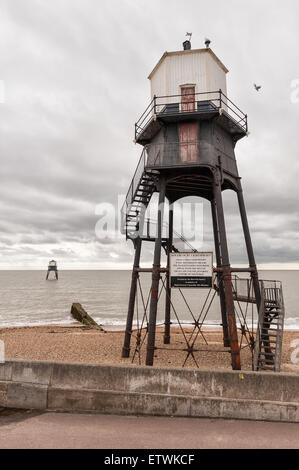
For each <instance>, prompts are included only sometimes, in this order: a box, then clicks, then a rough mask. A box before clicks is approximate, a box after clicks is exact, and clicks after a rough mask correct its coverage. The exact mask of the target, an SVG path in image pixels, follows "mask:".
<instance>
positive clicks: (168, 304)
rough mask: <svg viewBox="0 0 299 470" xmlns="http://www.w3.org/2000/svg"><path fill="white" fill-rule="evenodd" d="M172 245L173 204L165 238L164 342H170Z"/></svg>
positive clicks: (170, 208)
mask: <svg viewBox="0 0 299 470" xmlns="http://www.w3.org/2000/svg"><path fill="white" fill-rule="evenodd" d="M172 245H173V205H172V204H171V205H170V206H169V219H168V240H167V269H168V271H167V273H166V297H165V329H164V344H170V325H171V287H170V275H169V266H170V253H171V252H172Z"/></svg>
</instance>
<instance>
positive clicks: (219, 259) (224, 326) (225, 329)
mask: <svg viewBox="0 0 299 470" xmlns="http://www.w3.org/2000/svg"><path fill="white" fill-rule="evenodd" d="M211 208H212V221H213V231H214V242H215V253H216V262H217V268H221V267H222V257H221V251H220V238H219V228H218V223H217V208H216V201H215V199H212V201H211ZM217 276H218V287H219V297H220V308H221V317H222V329H223V345H224V347H225V348H228V347H230V341H229V333H228V324H227V315H226V304H225V293H224V286H223V275H222V273H220V272H218V273H217Z"/></svg>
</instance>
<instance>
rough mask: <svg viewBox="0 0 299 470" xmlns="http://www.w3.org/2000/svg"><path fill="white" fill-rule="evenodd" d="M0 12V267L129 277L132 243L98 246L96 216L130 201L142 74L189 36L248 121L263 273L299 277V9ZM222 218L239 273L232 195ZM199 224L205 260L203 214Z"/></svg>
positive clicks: (110, 4) (247, 184) (133, 2)
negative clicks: (217, 68)
mask: <svg viewBox="0 0 299 470" xmlns="http://www.w3.org/2000/svg"><path fill="white" fill-rule="evenodd" d="M0 8H1V11H0V79H1V80H2V81H3V82H2V84H3V83H4V85H5V102H4V103H2V104H0V155H1V173H0V174H1V184H0V214H1V217H0V267H2V268H21V267H41V268H44V267H45V266H46V264H47V262H48V260H49V259H50V258H55V259H57V260H58V263H59V265H60V267H64V268H75V267H76V268H80V267H81V268H84V267H85V268H92V267H94V268H113V267H122V268H125V267H130V266H131V262H132V246H131V242H128V243H126V242H125V241H124V240H121V239H119V237H111V238H109V239H106V240H99V239H97V237H96V234H95V225H96V223H97V220H98V219H99V216H98V215H97V214H96V213H95V210H96V206H97V205H98V204H100V203H103V202H107V203H112V204H113V205H116V204H117V200H118V195H120V194H124V193H125V192H126V191H127V188H128V186H129V183H130V180H131V177H132V173H133V171H134V169H135V166H136V164H137V161H138V158H139V155H140V152H141V147H139V146H135V145H134V144H133V141H132V140H133V130H134V122H135V120H136V119H137V118H138V117H139V115H140V114H141V113H142V112H143V110H144V109H145V107H146V106H147V104H148V102H149V81H148V80H147V76H148V74H149V72H150V71H151V70H152V68H153V66H154V65H155V64H156V62H157V61H158V59H159V58H160V56H161V55H162V53H163V52H164V51H166V50H167V51H173V50H180V49H181V47H182V46H181V45H182V42H183V41H184V40H185V33H186V31H192V32H193V39H192V46H193V48H198V47H203V42H204V38H205V37H206V36H208V37H209V38H210V39H211V40H212V44H211V47H212V49H213V51H214V52H215V53H216V54H217V55H218V57H219V58H220V59H221V60H222V61H223V62H224V64H225V65H226V66H227V67H228V69H229V70H230V73H229V74H228V76H227V78H228V93H229V96H230V98H231V99H232V100H233V101H234V102H235V103H237V104H238V106H239V107H241V109H243V110H244V111H245V112H247V113H248V115H249V126H250V132H251V133H250V136H249V138H245V139H243V140H242V141H241V142H240V143H239V144H238V146H237V159H238V166H239V172H240V175H241V176H242V177H243V187H244V193H245V200H246V205H247V209H248V217H249V223H250V227H251V233H252V239H253V243H254V248H255V254H256V259H257V262H258V263H259V265H260V266H262V267H266V266H274V265H275V266H281V265H282V264H284V266H286V267H292V266H293V267H294V268H299V237H298V230H299V215H298V195H299V189H298V188H299V181H298V177H299V163H298V161H299V160H298V156H299V155H298V117H299V103H296V102H294V103H292V101H291V91H292V90H291V83H292V81H293V80H295V79H299V64H298V54H299V33H298V20H299V3H298V1H297V0H294V1H291V0H285V1H284V2H277V1H275V2H274V1H273V0H272V1H271V0H263V1H252V0H251V1H250V2H248V1H241V0H227V1H225V2H224V1H223V0H219V1H215V0H210V1H209V2H207V1H202V0H186V1H184V2H182V1H177V0H160V1H157V0H151V1H148V0H104V1H103V0H101V1H99V0H51V1H47V0H0ZM254 82H256V83H258V84H261V85H263V88H262V90H261V92H259V93H257V92H256V91H255V90H254V88H253V83H254ZM293 101H294V100H293ZM225 209H226V215H227V225H228V232H229V244H230V251H231V258H232V262H234V263H238V264H239V263H244V262H246V256H245V252H244V247H243V244H242V242H241V240H242V238H241V231H240V230H241V228H240V223H239V219H238V213H237V208H236V204H235V197H234V195H233V194H226V195H225ZM204 214H205V216H204V221H205V230H204V233H205V239H204V243H203V248H205V249H206V248H209V247H212V244H211V243H212V240H211V231H210V220H209V211H208V207H207V206H206V205H205V211H204ZM145 259H146V260H147V261H149V260H150V259H151V257H150V250H149V249H147V250H146V252H145ZM269 263H272V264H271V265H269ZM273 263H274V264H273Z"/></svg>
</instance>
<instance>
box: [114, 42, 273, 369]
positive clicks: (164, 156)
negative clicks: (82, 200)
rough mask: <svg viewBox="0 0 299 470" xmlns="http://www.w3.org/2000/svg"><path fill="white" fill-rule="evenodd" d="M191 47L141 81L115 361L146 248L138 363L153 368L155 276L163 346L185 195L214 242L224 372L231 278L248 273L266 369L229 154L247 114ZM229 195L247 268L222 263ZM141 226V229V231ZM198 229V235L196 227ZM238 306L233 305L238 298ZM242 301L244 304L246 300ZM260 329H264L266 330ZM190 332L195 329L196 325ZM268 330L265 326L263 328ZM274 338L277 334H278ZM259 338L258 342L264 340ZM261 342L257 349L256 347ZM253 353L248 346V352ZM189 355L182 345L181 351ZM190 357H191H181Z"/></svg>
mask: <svg viewBox="0 0 299 470" xmlns="http://www.w3.org/2000/svg"><path fill="white" fill-rule="evenodd" d="M206 45H207V47H205V48H202V49H194V50H192V48H191V43H190V41H186V42H185V43H184V44H183V46H184V48H183V50H180V51H175V52H165V53H164V54H163V55H162V57H161V59H160V60H159V61H158V63H157V64H156V66H155V67H154V69H153V70H152V72H151V73H150V75H149V77H148V78H149V80H150V84H151V101H150V104H149V106H148V107H147V109H146V110H145V112H144V113H143V114H142V116H141V118H140V119H139V120H138V121H137V122H136V124H135V141H136V143H138V144H140V145H142V146H143V152H142V155H141V158H140V161H139V164H138V166H137V169H136V172H135V175H134V177H133V180H132V183H131V185H130V188H129V191H128V194H127V197H126V201H125V204H124V207H123V211H122V212H123V231H124V232H125V234H126V236H127V239H131V240H132V241H133V243H134V247H135V259H134V267H133V272H132V282H131V291H130V299H129V308H128V316H127V326H126V333H125V339H124V346H123V353H122V355H123V357H129V355H130V340H131V336H132V324H133V319H134V309H135V300H136V291H137V284H138V279H139V275H140V273H141V272H142V271H145V269H143V270H142V268H140V256H141V247H142V243H143V242H145V241H151V242H153V243H154V258H153V267H152V269H151V270H150V271H151V273H152V287H151V295H150V300H149V309H148V310H149V313H148V324H147V335H148V337H147V346H146V347H147V352H146V364H147V365H153V361H154V352H155V338H156V323H157V320H156V319H157V305H158V300H159V283H160V281H161V274H162V273H166V277H167V283H166V285H167V287H166V290H167V296H166V307H165V332H164V343H165V344H169V342H170V324H171V321H170V310H171V289H172V285H171V283H170V282H169V275H170V274H169V271H170V269H169V267H170V256H171V254H172V252H173V251H174V249H175V248H174V247H173V205H174V203H175V202H176V201H178V200H179V199H181V198H183V197H186V196H199V197H201V198H204V199H206V200H208V201H209V202H210V205H211V216H212V221H213V231H214V240H215V259H216V266H215V267H214V272H215V273H217V294H218V297H219V299H220V306H221V316H222V319H221V320H222V323H221V324H222V328H223V344H224V346H225V347H227V348H230V353H231V362H232V367H233V369H235V370H238V369H240V368H241V360H240V344H239V341H238V331H237V321H236V311H235V304H234V301H236V300H238V299H236V292H235V290H234V289H233V281H232V273H237V272H245V273H248V276H249V279H250V282H251V285H252V288H253V293H254V294H253V295H252V296H251V301H252V302H254V303H255V304H256V305H257V309H258V311H259V312H260V311H261V309H262V311H263V314H262V315H263V319H262V324H261V333H260V341H259V346H258V347H259V351H258V354H259V358H260V363H261V364H262V362H261V354H263V352H261V345H262V344H264V346H265V348H266V349H265V351H264V354H265V357H266V359H267V360H266V363H267V364H269V363H270V362H271V361H272V362H275V360H274V356H273V354H274V353H273V350H272V349H271V344H270V341H269V343H267V344H266V342H267V341H268V340H267V338H269V336H268V331H266V330H267V328H265V323H263V322H264V320H265V318H264V316H265V312H264V308H263V305H262V303H263V302H264V296H262V294H261V283H260V281H259V279H258V272H257V268H256V263H255V258H254V252H253V248H252V243H251V238H250V232H249V227H248V222H247V216H246V209H245V204H244V198H243V191H242V185H241V178H240V176H239V173H238V168H237V163H236V155H235V148H236V144H237V142H238V141H239V140H240V139H242V138H243V137H245V136H247V135H248V125H247V115H246V114H245V113H243V112H242V111H241V110H240V108H239V107H238V106H236V105H235V104H234V103H233V102H232V101H231V100H230V99H229V98H228V96H227V86H226V75H227V73H228V70H227V68H226V67H225V65H224V64H223V63H222V62H221V60H220V59H219V58H218V57H217V56H216V55H215V53H214V52H213V51H212V49H210V47H209V43H207V44H206ZM224 190H230V191H234V192H235V193H236V194H237V199H238V205H239V211H240V217H241V221H242V227H243V235H244V238H245V244H246V249H247V256H248V268H245V269H237V268H232V267H231V263H230V257H229V251H228V245H227V238H226V229H225V218H224V210H223V204H222V192H223V191H224ZM154 192H158V193H159V207H158V210H157V232H156V236H155V237H151V236H150V234H149V231H148V232H147V234H146V235H144V224H145V211H146V208H147V206H148V204H149V202H150V200H151V197H152V195H153V193H154ZM166 198H167V199H168V201H169V219H168V220H169V226H168V229H169V230H168V237H167V239H166V240H165V238H163V230H162V229H163V217H164V210H163V203H164V201H165V199H166ZM145 226H146V224H145ZM198 229H199V228H198ZM162 248H164V249H165V250H166V253H167V255H168V263H167V266H166V267H164V268H163V267H161V249H162ZM239 300H240V299H239ZM248 300H249V299H248V298H247V301H248ZM267 325H268V324H267ZM196 326H198V325H196ZM268 328H269V325H268ZM278 336H279V335H278ZM265 338H266V339H265ZM263 341H264V342H263ZM255 346H256V345H255ZM188 348H189V349H190V346H188ZM189 353H190V354H192V351H189Z"/></svg>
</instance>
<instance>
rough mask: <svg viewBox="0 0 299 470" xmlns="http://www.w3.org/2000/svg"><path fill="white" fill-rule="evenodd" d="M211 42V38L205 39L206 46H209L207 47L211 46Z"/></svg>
mask: <svg viewBox="0 0 299 470" xmlns="http://www.w3.org/2000/svg"><path fill="white" fill-rule="evenodd" d="M210 44H211V41H210V39H208V38H206V39H205V45H206V48H207V49H208V48H209V47H210Z"/></svg>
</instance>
